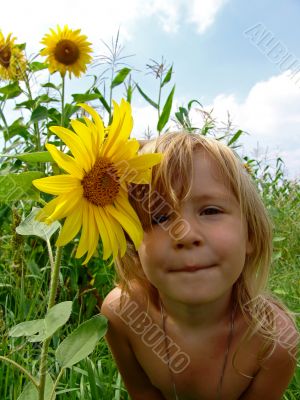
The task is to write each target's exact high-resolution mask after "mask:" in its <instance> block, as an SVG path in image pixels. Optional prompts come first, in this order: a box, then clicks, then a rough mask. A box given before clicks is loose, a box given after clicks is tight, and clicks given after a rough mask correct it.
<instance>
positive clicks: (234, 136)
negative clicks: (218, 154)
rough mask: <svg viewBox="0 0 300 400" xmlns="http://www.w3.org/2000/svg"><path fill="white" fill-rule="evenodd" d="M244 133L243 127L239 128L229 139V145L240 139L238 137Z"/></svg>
mask: <svg viewBox="0 0 300 400" xmlns="http://www.w3.org/2000/svg"><path fill="white" fill-rule="evenodd" d="M242 133H243V131H242V130H241V129H239V130H238V131H237V132H236V133H235V134H234V135H233V136H232V138H231V139H230V140H229V142H228V143H227V146H230V145H232V144H233V143H234V142H236V141H237V140H238V138H239V137H240V136H241V134H242Z"/></svg>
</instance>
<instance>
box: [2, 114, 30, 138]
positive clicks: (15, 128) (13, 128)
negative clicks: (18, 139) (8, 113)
mask: <svg viewBox="0 0 300 400" xmlns="http://www.w3.org/2000/svg"><path fill="white" fill-rule="evenodd" d="M17 135H18V136H22V137H23V138H24V139H27V138H28V136H29V132H28V131H27V129H26V128H25V126H24V124H23V118H22V117H20V118H18V119H16V120H15V121H14V122H13V123H12V124H11V125H10V126H9V127H8V134H7V132H5V137H6V140H9V139H11V138H12V137H14V136H17Z"/></svg>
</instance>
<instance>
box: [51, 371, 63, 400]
mask: <svg viewBox="0 0 300 400" xmlns="http://www.w3.org/2000/svg"><path fill="white" fill-rule="evenodd" d="M64 370H65V369H64V368H62V369H61V370H60V371H59V374H58V375H57V378H56V381H55V382H54V385H53V389H52V392H51V395H50V400H53V397H54V395H55V390H56V387H57V385H58V382H59V380H60V378H61V376H62V374H63V372H64Z"/></svg>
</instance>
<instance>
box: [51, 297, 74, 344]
mask: <svg viewBox="0 0 300 400" xmlns="http://www.w3.org/2000/svg"><path fill="white" fill-rule="evenodd" d="M71 312H72V301H64V302H62V303H58V304H56V305H55V306H53V307H52V308H50V310H49V311H48V312H47V314H46V317H45V326H46V337H47V338H48V337H51V336H52V335H53V334H54V333H55V332H56V331H57V329H58V328H60V327H61V326H63V325H64V324H65V323H66V322H67V321H68V319H69V318H70V315H71Z"/></svg>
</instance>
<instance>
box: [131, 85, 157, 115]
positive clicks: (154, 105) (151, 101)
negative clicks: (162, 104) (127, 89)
mask: <svg viewBox="0 0 300 400" xmlns="http://www.w3.org/2000/svg"><path fill="white" fill-rule="evenodd" d="M136 87H137V89H138V91H139V92H140V94H141V95H142V96H143V97H144V99H145V100H146V101H148V103H149V104H151V106H153V107H154V108H156V109H157V110H158V104H157V103H155V102H154V101H153V100H151V99H150V97H148V96H147V95H146V93H145V92H143V91H142V89H141V88H140V87H139V85H138V84H136Z"/></svg>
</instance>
